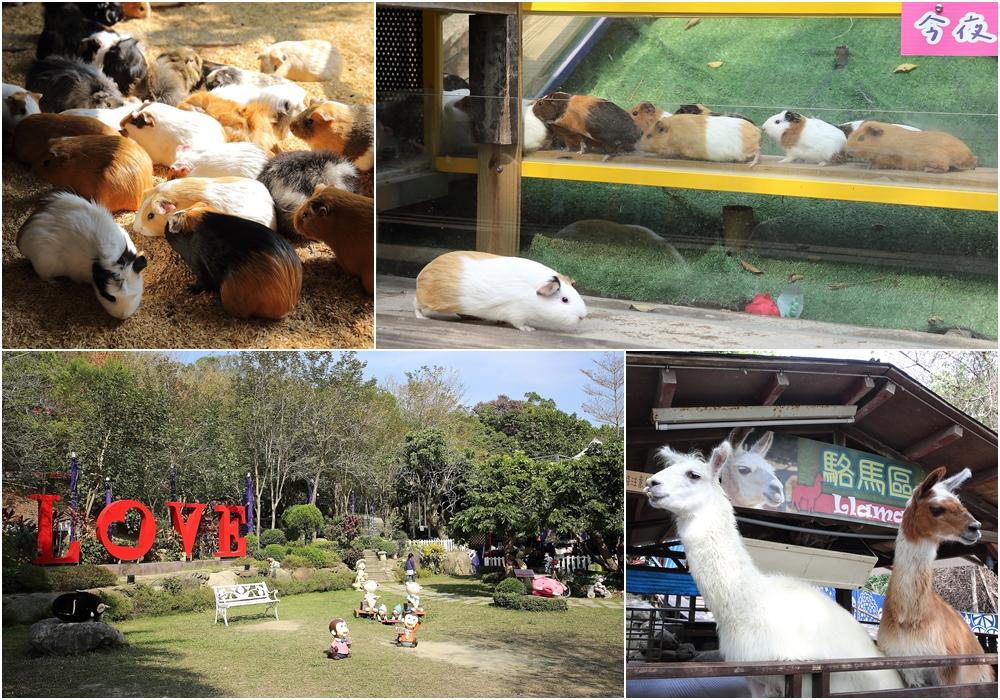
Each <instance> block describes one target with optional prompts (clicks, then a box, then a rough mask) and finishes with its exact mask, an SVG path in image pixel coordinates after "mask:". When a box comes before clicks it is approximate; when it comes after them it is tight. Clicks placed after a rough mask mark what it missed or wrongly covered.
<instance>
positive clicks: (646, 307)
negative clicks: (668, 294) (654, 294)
mask: <svg viewBox="0 0 1000 700" xmlns="http://www.w3.org/2000/svg"><path fill="white" fill-rule="evenodd" d="M628 308H629V309H631V310H632V311H642V312H644V313H645V312H648V311H652V310H653V309H655V308H656V307H655V306H653V305H652V304H629V305H628Z"/></svg>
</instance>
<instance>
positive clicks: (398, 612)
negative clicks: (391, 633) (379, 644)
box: [392, 603, 403, 622]
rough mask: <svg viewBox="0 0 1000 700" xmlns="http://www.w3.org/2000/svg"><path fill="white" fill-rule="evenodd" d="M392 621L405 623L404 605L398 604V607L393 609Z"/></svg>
mask: <svg viewBox="0 0 1000 700" xmlns="http://www.w3.org/2000/svg"><path fill="white" fill-rule="evenodd" d="M392 621H393V622H402V621H403V604H402V603H396V606H395V607H394V608H393V609H392Z"/></svg>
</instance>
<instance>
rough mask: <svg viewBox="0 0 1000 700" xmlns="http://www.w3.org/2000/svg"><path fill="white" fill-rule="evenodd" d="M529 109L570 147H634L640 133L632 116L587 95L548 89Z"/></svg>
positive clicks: (617, 150) (608, 151)
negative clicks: (547, 92) (549, 90)
mask: <svg viewBox="0 0 1000 700" xmlns="http://www.w3.org/2000/svg"><path fill="white" fill-rule="evenodd" d="M532 110H533V111H534V113H535V116H537V117H538V118H539V119H541V120H542V121H543V122H545V123H546V124H548V125H549V126H551V127H552V130H553V131H554V132H555V134H556V136H558V137H559V138H560V139H561V140H562V141H563V142H564V143H565V144H566V145H567V146H568V147H569V148H570V149H571V150H577V151H578V152H579V153H583V152H584V150H586V149H588V148H589V149H590V150H599V151H603V152H604V153H605V154H607V155H615V154H618V153H625V152H628V151H631V150H633V149H634V148H635V144H636V142H637V141H638V140H639V137H640V136H641V135H642V134H641V133H640V132H639V127H637V126H636V125H635V122H634V121H632V117H631V116H629V113H628V112H626V111H625V110H624V109H622V108H621V107H619V106H618V105H616V104H615V103H614V102H609V101H608V100H604V99H601V98H600V97H592V96H590V95H570V94H569V93H566V92H551V93H549V94H548V95H545V96H544V97H542V98H540V99H538V100H537V101H536V102H535V105H534V107H532Z"/></svg>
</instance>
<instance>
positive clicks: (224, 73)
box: [203, 66, 290, 90]
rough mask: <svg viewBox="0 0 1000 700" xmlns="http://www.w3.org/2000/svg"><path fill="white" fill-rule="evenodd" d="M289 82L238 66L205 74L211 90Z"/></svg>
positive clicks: (270, 74) (269, 74) (273, 75)
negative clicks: (227, 86) (232, 86)
mask: <svg viewBox="0 0 1000 700" xmlns="http://www.w3.org/2000/svg"><path fill="white" fill-rule="evenodd" d="M203 70H204V68H203ZM289 82H290V81H289V80H288V78H283V77H281V76H280V75H275V74H274V73H260V72H258V71H255V70H245V69H243V68H237V67H236V66H222V67H220V68H215V69H213V70H211V71H209V72H208V73H206V74H205V87H206V88H208V89H209V90H214V89H215V88H220V87H224V86H226V85H250V86H253V87H267V86H268V85H287V84H288V83H289Z"/></svg>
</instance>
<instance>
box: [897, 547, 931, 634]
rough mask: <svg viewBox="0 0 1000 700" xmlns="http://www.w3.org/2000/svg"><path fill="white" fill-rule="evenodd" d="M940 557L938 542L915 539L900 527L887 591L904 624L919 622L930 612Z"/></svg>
mask: <svg viewBox="0 0 1000 700" xmlns="http://www.w3.org/2000/svg"><path fill="white" fill-rule="evenodd" d="M936 557H937V545H936V544H934V543H933V542H930V541H928V540H918V541H916V542H912V541H910V540H908V539H907V538H906V536H905V535H904V534H903V529H902V528H900V531H899V534H898V535H897V536H896V553H895V557H894V561H895V563H894V564H893V567H892V576H890V577H889V590H888V591H887V593H886V602H887V603H888V604H891V605H892V607H893V612H894V614H895V616H896V619H897V620H898V621H899V622H900V624H904V625H906V624H916V623H918V622H920V621H921V620H922V619H924V618H925V617H926V616H927V615H929V614H930V610H931V599H932V598H933V595H932V594H933V592H934V584H933V581H934V559H935V558H936Z"/></svg>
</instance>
